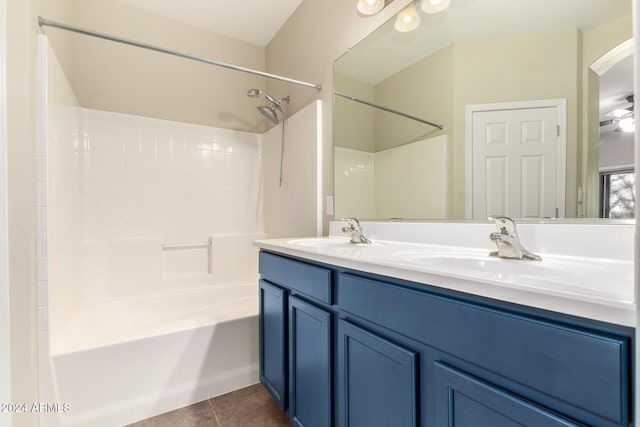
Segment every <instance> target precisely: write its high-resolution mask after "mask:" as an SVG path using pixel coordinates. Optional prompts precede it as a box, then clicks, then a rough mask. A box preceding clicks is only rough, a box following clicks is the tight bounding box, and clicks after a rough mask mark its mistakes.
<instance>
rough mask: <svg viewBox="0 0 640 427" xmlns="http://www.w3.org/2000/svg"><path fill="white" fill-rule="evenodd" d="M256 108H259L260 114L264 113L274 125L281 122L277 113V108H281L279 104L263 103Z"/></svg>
mask: <svg viewBox="0 0 640 427" xmlns="http://www.w3.org/2000/svg"><path fill="white" fill-rule="evenodd" d="M256 108H257V109H258V111H260V114H262V115H263V116H264V118H265V119H267V120H269V121H270V122H272V123H273V124H274V125H277V124H278V123H280V120H278V115H277V114H276V108H279V106H278V104H273V105H272V106H271V107H267V106H266V105H261V106H259V107H256Z"/></svg>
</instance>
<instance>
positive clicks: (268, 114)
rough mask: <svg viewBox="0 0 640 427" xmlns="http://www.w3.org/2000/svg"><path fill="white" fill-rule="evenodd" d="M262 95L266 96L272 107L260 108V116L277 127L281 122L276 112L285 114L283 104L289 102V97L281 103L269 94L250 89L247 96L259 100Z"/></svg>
mask: <svg viewBox="0 0 640 427" xmlns="http://www.w3.org/2000/svg"><path fill="white" fill-rule="evenodd" d="M260 95H262V96H264V97H265V98H266V99H267V101H269V102H271V104H272V105H271V107H269V106H266V105H261V106H259V107H257V108H258V111H260V114H262V115H263V116H264V117H265V118H266V119H267V120H269V121H270V122H272V123H273V124H275V125H277V124H278V123H279V122H280V121H279V120H278V115H277V114H276V110H280V112H281V113H284V111H283V110H282V103H283V102H289V97H288V96H287V97H284V98H282V99H281V100H280V101H276V99H275V98H273V97H272V96H270V95H269V94H268V93H265V92H263V91H261V90H260V89H249V90H248V91H247V96H249V97H251V98H258V97H259V96H260Z"/></svg>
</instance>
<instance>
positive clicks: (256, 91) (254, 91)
mask: <svg viewBox="0 0 640 427" xmlns="http://www.w3.org/2000/svg"><path fill="white" fill-rule="evenodd" d="M260 95H262V96H264V97H265V98H267V100H269V102H273V103H274V104H279V103H280V102H282V101H279V102H278V101H276V100H275V98H273V97H271V96H269V94H268V93H265V92H263V91H261V90H260V89H249V90H248V91H247V96H248V97H251V98H258V97H259V96H260Z"/></svg>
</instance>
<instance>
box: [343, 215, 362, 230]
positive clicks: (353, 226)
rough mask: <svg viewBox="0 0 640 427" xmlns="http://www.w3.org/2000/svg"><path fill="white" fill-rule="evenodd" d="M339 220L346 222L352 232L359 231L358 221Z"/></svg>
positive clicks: (352, 219) (353, 219)
mask: <svg viewBox="0 0 640 427" xmlns="http://www.w3.org/2000/svg"><path fill="white" fill-rule="evenodd" d="M340 220H341V221H347V223H348V224H349V227H350V228H351V229H353V230H359V229H360V221H358V220H357V219H355V218H341V219H340ZM343 231H344V230H343Z"/></svg>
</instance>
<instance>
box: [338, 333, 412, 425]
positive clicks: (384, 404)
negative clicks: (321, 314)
mask: <svg viewBox="0 0 640 427" xmlns="http://www.w3.org/2000/svg"><path fill="white" fill-rule="evenodd" d="M338 337H339V355H340V361H339V364H340V366H339V375H340V399H341V405H340V407H341V409H340V411H341V414H340V425H341V426H343V427H376V426H380V427H388V426H394V427H405V426H406V427H413V426H416V425H417V424H418V409H417V408H418V406H417V405H418V399H417V390H418V377H417V375H418V374H417V355H416V353H415V352H413V351H411V350H407V349H405V348H403V347H401V346H399V345H397V344H395V343H393V342H391V341H389V340H387V339H385V338H382V337H379V336H377V335H374V334H373V333H371V332H368V331H366V330H364V329H362V328H359V327H357V326H355V325H353V324H350V323H348V322H347V321H344V320H340V321H339V325H338Z"/></svg>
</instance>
